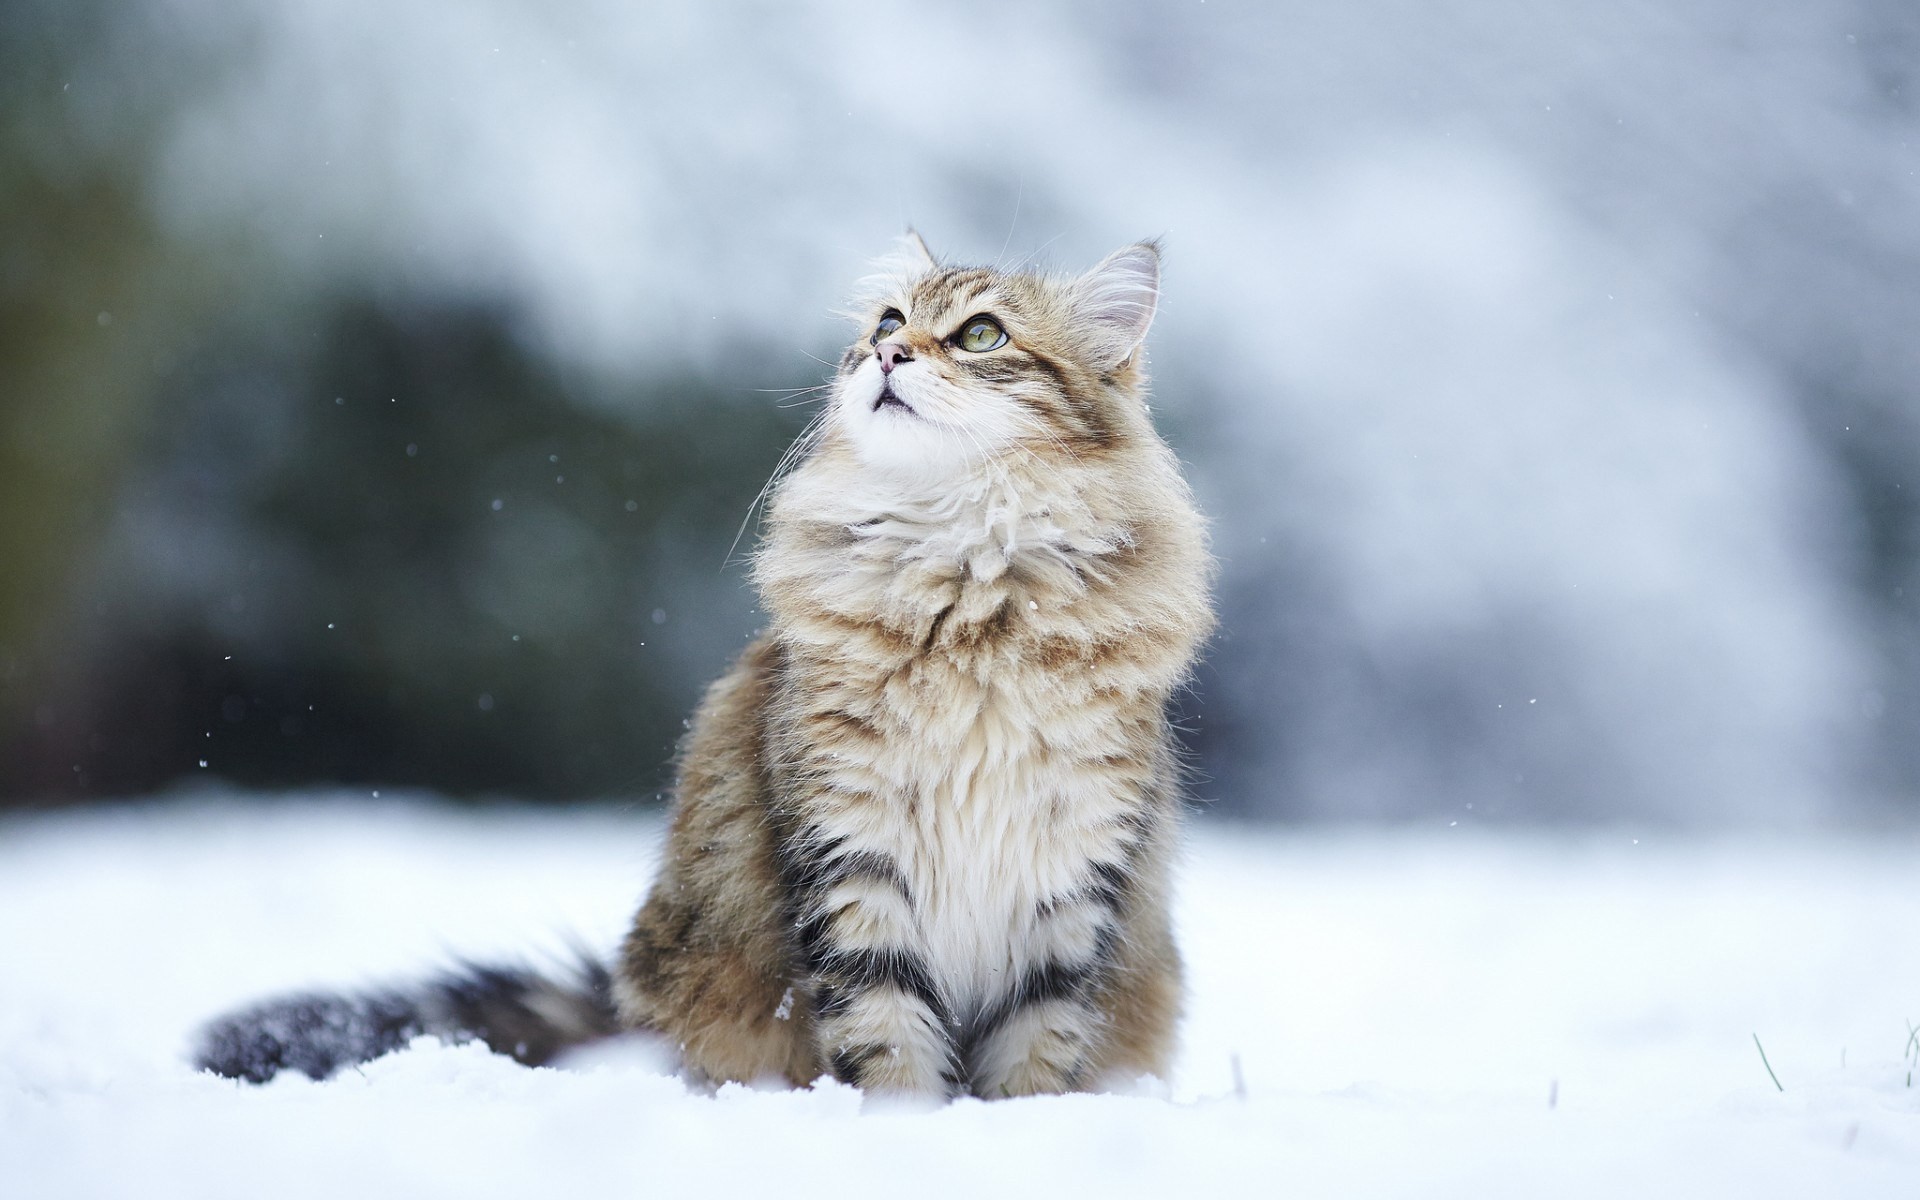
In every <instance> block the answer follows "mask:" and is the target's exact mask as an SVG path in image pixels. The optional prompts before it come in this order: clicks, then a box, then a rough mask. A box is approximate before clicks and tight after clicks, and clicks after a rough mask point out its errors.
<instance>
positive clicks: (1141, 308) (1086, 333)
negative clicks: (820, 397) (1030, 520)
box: [828, 233, 1160, 476]
mask: <svg viewBox="0 0 1920 1200" xmlns="http://www.w3.org/2000/svg"><path fill="white" fill-rule="evenodd" d="M1159 288H1160V250H1159V246H1158V245H1157V244H1156V243H1154V242H1150V241H1149V242H1139V243H1136V244H1134V245H1131V246H1127V247H1125V248H1124V249H1121V250H1118V251H1116V252H1114V253H1113V254H1111V255H1109V256H1108V257H1107V258H1106V259H1104V260H1103V261H1102V262H1101V263H1100V264H1099V265H1098V266H1096V267H1094V268H1093V269H1092V270H1091V271H1088V272H1087V273H1086V274H1084V275H1081V276H1078V277H1056V276H1048V275H1041V274H1036V273H1031V272H1009V271H999V270H995V269H992V268H989V267H957V266H946V265H943V264H941V263H940V262H939V261H938V260H936V259H935V258H934V256H933V255H932V254H931V253H929V252H928V250H927V248H926V244H925V243H924V242H922V241H921V240H920V238H919V236H918V235H917V234H911V233H910V234H908V235H907V237H906V239H904V240H903V242H902V247H901V251H900V253H899V254H898V255H896V256H895V257H894V258H893V259H891V260H888V261H887V262H886V263H884V264H883V269H882V270H881V271H880V272H879V273H878V274H876V275H875V276H873V277H872V278H870V279H869V280H868V281H867V286H866V288H865V289H864V294H863V296H862V297H861V299H860V300H859V301H858V302H857V303H856V305H855V309H854V317H855V320H856V321H858V322H859V334H858V336H857V337H856V339H855V340H854V342H853V344H852V345H851V346H850V347H848V349H847V352H846V353H845V354H844V355H842V356H841V359H840V365H839V372H838V374H837V376H836V378H835V380H834V385H833V391H832V400H831V402H830V403H831V411H830V412H829V414H828V420H829V422H831V423H832V424H833V425H834V426H835V427H837V431H838V432H839V433H840V434H841V436H843V437H844V438H845V439H846V441H847V443H848V444H849V445H850V446H851V447H852V449H853V451H854V453H855V454H856V455H857V456H858V458H859V459H860V461H861V462H862V463H863V464H865V465H867V466H869V467H872V468H875V469H878V470H885V471H900V472H909V473H913V474H917V475H921V476H926V475H945V474H949V473H952V472H954V471H961V470H966V469H969V468H972V467H975V466H978V465H980V464H983V463H988V462H992V461H996V460H998V461H1006V460H1007V459H1008V457H1009V456H1020V457H1022V458H1025V457H1027V456H1029V455H1037V456H1040V457H1042V458H1044V459H1050V460H1051V459H1057V460H1059V461H1061V462H1070V461H1078V460H1084V459H1085V458H1087V457H1088V456H1094V457H1105V455H1106V454H1107V453H1108V452H1110V451H1112V450H1114V449H1115V448H1116V447H1119V446H1124V445H1126V444H1128V443H1129V442H1130V441H1132V440H1134V439H1135V438H1137V437H1138V435H1139V431H1141V430H1143V429H1144V428H1145V420H1146V418H1145V407H1144V401H1143V398H1142V394H1141V393H1142V385H1143V383H1144V380H1145V373H1144V370H1143V366H1142V363H1141V361H1140V359H1141V342H1142V341H1143V340H1144V339H1145V338H1146V336H1147V327H1148V326H1149V325H1151V324H1152V322H1153V314H1154V308H1155V306H1156V304H1157V302H1158V298H1159Z"/></svg>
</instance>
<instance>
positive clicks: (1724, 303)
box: [0, 0, 1920, 827]
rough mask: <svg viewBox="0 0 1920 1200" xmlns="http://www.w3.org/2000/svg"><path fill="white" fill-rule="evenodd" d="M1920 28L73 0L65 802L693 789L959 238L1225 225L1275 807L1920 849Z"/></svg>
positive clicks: (33, 106) (1205, 776) (61, 738)
mask: <svg viewBox="0 0 1920 1200" xmlns="http://www.w3.org/2000/svg"><path fill="white" fill-rule="evenodd" d="M1916 172H1920V7H1916V6H1914V5H1913V4H1911V3H1910V2H1909V0H1829V2H1826V3H1812V2H1807V0H1801V2H1797V3H1774V2H1769V0H1759V2H1754V0H1702V2H1701V3H1695V4H1688V5H1682V6H1674V5H1669V4H1661V3H1653V2H1642V0H1622V2H1620V3H1615V4H1610V5H1604V6H1602V5H1583V6H1565V5H1547V6H1543V5H1536V4H1525V3H1519V2H1517V0H1516V2H1513V3H1501V2H1497V0H1471V2H1466V0H1456V2H1440V3H1435V2H1432V0H1365V2H1351V3H1341V4H1335V3H1324V4H1292V3H1289V4H1271V3H1255V2H1252V0H1248V2H1245V3H1235V2H1231V0H1195V2H1189V3H1178V4H1175V3H1167V4H1161V3H1148V2H1145V0H1126V2H1119V3H1116V2H1113V0H1102V2H1099V3H1095V2H1093V0H1052V2H1049V3H1021V4H1006V5H995V4H976V5H966V6H936V7H935V8H934V9H932V10H930V11H927V12H925V13H920V12H909V11H904V10H901V9H886V8H880V9H876V8H874V7H873V6H871V5H861V4H853V3H844V2H836V3H823V4H810V5H785V4H779V5H776V4H766V5H755V4H733V5H727V4H717V3H716V4H701V5H687V6H664V5H643V4H634V3H631V2H630V0H629V2H626V3H613V2H611V0H547V2H542V3H535V2H534V0H444V2H442V3H416V4H399V5H396V4H392V3H374V2H372V0H324V2H323V0H287V2H285V3H279V4H273V5H250V4H238V3H230V2H220V0H124V2H122V3H117V4H106V3H96V2H92V0H10V2H9V3H8V4H6V5H5V6H4V7H0V805H6V806H42V805H56V804H63V803H72V802H80V801H89V800H96V799H105V798H126V797H138V796H145V795H152V794H163V793H166V792H168V791H171V790H177V789H179V788H181V787H183V786H188V785H194V784H200V783H204V782H208V781H222V782H224V783H226V784H230V785H234V786H236V787H239V788H245V789H259V790H271V789H276V788H284V787H296V786H306V785H320V784H333V783H345V784H354V785H364V786H369V787H378V786H381V785H389V786H396V787H399V786H407V787H419V788H429V789H435V790H438V791H441V792H444V793H446V794H449V795H452V796H456V797H476V798H484V797H513V798H524V799H551V800H556V801H559V800H570V799H588V798H600V797H636V796H637V797H643V798H650V797H652V796H653V795H654V794H655V793H656V792H657V791H658V789H659V788H660V787H661V786H662V784H663V783H664V781H665V779H666V778H667V773H666V772H667V760H668V757H669V755H670V753H671V750H672V746H673V743H674V741H675V739H676V738H677V737H678V736H679V734H680V733H681V731H682V728H683V724H682V722H683V717H684V716H685V714H686V712H687V710H688V708H689V707H690V705H691V704H692V703H693V702H694V701H695V699H696V698H697V696H698V694H699V691H700V689H701V688H702V686H703V685H704V683H705V682H706V681H707V680H708V679H710V678H711V677H712V676H713V675H714V674H715V673H717V672H718V671H719V670H720V669H721V668H722V667H723V666H724V664H725V663H726V661H727V660H728V658H729V657H730V656H731V655H732V654H733V652H734V651H735V650H736V649H737V648H738V647H739V646H740V645H741V644H742V642H743V641H744V640H745V638H746V637H747V636H749V635H750V633H751V632H752V630H753V629H754V628H755V626H756V623H757V616H756V614H755V612H754V608H753V598H752V596H751V594H750V592H749V590H748V588H747V586H746V583H745V576H744V571H743V569H742V562H741V560H742V559H743V557H744V554H745V552H746V550H747V548H749V547H750V546H751V545H752V540H753V530H752V527H751V525H749V526H748V528H747V532H746V535H745V537H744V538H742V539H741V542H740V548H739V549H738V550H733V549H731V547H732V546H733V543H734V539H735V536H736V533H737V532H738V531H739V530H740V528H741V526H742V523H743V522H744V521H747V519H748V515H749V508H750V505H751V504H752V501H753V499H754V497H755V495H756V493H757V492H758V491H759V489H760V486H761V484H762V483H763V482H764V481H765V479H766V477H767V476H768V474H769V473H770V472H771V471H772V470H773V468H774V465H775V463H776V461H777V460H778V458H779V455H780V452H781V450H782V449H783V447H784V446H785V444H786V443H787V442H788V441H789V440H790V439H791V438H792V436H793V435H794V434H795V432H797V431H798V429H799V428H800V427H801V425H802V424H803V423H804V421H805V420H806V418H807V416H808V414H809V412H810V411H811V410H810V409H809V408H808V407H807V406H806V405H805V404H804V403H797V402H796V401H804V400H805V397H804V396H800V397H794V398H790V395H791V393H792V392H793V390H795V389H801V388H805V387H807V386H809V385H811V384H813V383H816V382H818V381H819V380H821V379H822V378H823V377H824V376H825V374H826V373H827V368H826V367H825V366H823V365H821V362H820V360H821V359H831V358H832V357H833V356H834V355H835V353H836V352H837V350H838V348H839V347H840V346H841V345H842V344H843V343H844V341H845V340H846V338H847V336H848V333H849V330H848V329H847V328H846V327H845V326H844V325H843V324H842V323H841V322H840V321H839V320H838V319H837V318H835V317H834V316H832V315H831V313H832V310H833V308H834V307H835V305H836V304H838V303H840V302H841V300H842V299H843V297H844V295H845V293H846V292H847V290H848V287H849V285H850V284H851V283H852V281H853V280H855V279H856V278H857V277H858V276H860V275H861V274H862V273H863V271H864V269H865V264H866V262H867V260H868V259H869V258H871V257H872V256H874V255H875V254H877V253H879V252H881V251H883V250H884V249H885V248H886V247H887V245H888V243H889V239H891V238H892V237H894V236H895V235H897V234H898V233H899V232H900V231H901V230H902V229H903V228H904V227H905V226H907V225H908V224H912V225H914V226H917V227H918V228H919V229H920V230H922V231H923V232H924V233H925V235H926V237H927V238H928V240H929V242H930V243H931V244H932V245H933V246H934V248H935V249H936V250H937V251H938V252H940V253H942V254H943V255H944V256H947V257H950V258H957V259H963V260H975V261H995V262H1003V263H1010V262H1015V261H1026V260H1028V258H1029V256H1032V257H1033V261H1037V262H1039V263H1041V264H1043V265H1049V266H1053V267H1058V268H1063V269H1078V268H1083V267H1085V266H1087V265H1089V264H1091V263H1092V262H1093V261H1095V260H1096V259H1097V258H1098V257H1099V256H1100V255H1102V254H1104V253H1106V252H1107V251H1109V250H1111V249H1113V248H1115V247H1117V246H1119V245H1121V244H1123V243H1125V242H1128V241H1131V240H1134V239H1136V238H1139V237H1142V236H1149V235H1160V236H1164V237H1165V238H1166V242H1167V247H1168V251H1167V253H1168V265H1167V274H1166V282H1165V294H1164V307H1163V308H1162V312H1161V317H1160V320H1159V323H1158V324H1157V325H1156V328H1155V332H1154V335H1153V339H1152V343H1151V346H1152V369H1153V372H1154V377H1155V381H1156V399H1155V410H1156V413H1157V415H1158V417H1159V420H1160V422H1161V424H1162V426H1163V428H1164V429H1165V430H1166V432H1167V434H1168V436H1169V438H1170V440H1172V441H1173V442H1174V444H1175V445H1176V447H1177V448H1178V449H1179V451H1180V452H1181V454H1182V456H1183V458H1184V459H1185V460H1186V462H1187V463H1188V464H1189V468H1190V474H1191V477H1192V479H1193V481H1194V484H1195V486H1196V488H1197V489H1198V491H1199V493H1200V495H1201V498H1202V501H1203V503H1204V505H1205V507H1206V509H1207V510H1208V512H1209V514H1210V515H1211V517H1212V519H1213V522H1214V530H1215V538H1216V546H1217V550H1218V553H1219V556H1220V558H1221V561H1222V577H1221V585H1220V606H1221V614H1222V619H1223V624H1222V632H1221V633H1220V635H1219V638H1218V639H1217V641H1216V643H1215V644H1214V646H1213V648H1212V650H1211V653H1210V656H1209V658H1208V660H1207V663H1206V665H1205V667H1204V668H1203V670H1202V671H1201V673H1200V675H1199V678H1198V680H1197V683H1196V686H1195V688H1194V689H1193V691H1192V693H1191V695H1190V696H1188V697H1187V698H1186V699H1185V701H1184V702H1183V712H1182V714H1181V721H1182V724H1183V726H1184V727H1185V729H1186V731H1187V734H1188V741H1189V746H1190V749H1191V752H1192V756H1193V761H1194V765H1195V767H1196V779H1197V784H1196V790H1197V791H1198V793H1199V795H1200V796H1201V797H1203V798H1204V799H1205V800H1207V801H1208V802H1210V805H1211V807H1212V809H1213V810H1214V811H1218V812H1222V813H1228V814H1233V815H1236V816H1242V817H1268V818H1276V819H1296V820H1304V819H1418V820H1421V821H1442V822H1455V821H1457V822H1459V823H1461V824H1466V823H1468V822H1474V821H1514V820H1522V819H1526V820H1541V821H1583V822H1584V821H1609V822H1630V823H1650V824H1659V823H1669V822H1671V823H1681V824H1691V825H1706V826H1720V825H1771V826H1788V827H1796V826H1808V825H1813V824H1824V823H1841V824H1859V823H1873V822H1878V821H1881V820H1886V819H1889V818H1894V817H1899V816H1901V815H1903V814H1905V815H1911V814H1913V813H1914V812H1915V811H1916V809H1920V395H1916V392H1920V174H1917V173H1916Z"/></svg>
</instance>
